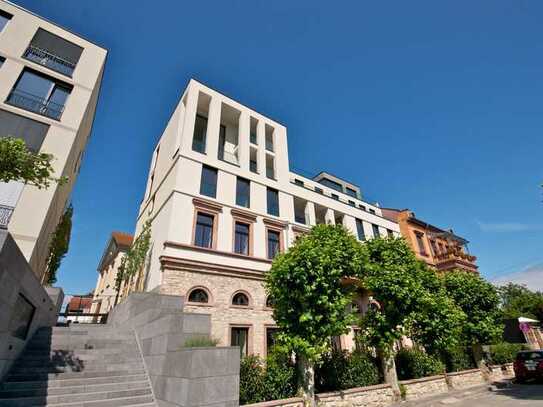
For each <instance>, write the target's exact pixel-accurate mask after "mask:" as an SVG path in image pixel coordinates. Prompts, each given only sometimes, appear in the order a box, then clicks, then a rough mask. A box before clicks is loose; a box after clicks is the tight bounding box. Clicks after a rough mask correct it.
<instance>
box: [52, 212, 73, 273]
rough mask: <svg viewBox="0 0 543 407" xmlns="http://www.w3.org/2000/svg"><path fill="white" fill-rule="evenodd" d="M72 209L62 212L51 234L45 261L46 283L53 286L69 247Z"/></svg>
mask: <svg viewBox="0 0 543 407" xmlns="http://www.w3.org/2000/svg"><path fill="white" fill-rule="evenodd" d="M73 213H74V208H73V206H72V205H70V206H68V207H67V208H66V210H65V211H64V214H63V215H62V217H61V218H60V222H59V223H58V225H57V228H56V229H55V232H54V233H53V238H52V239H51V243H50V244H49V257H48V259H47V269H46V270H47V271H46V272H47V274H46V276H47V277H46V281H45V282H46V283H47V284H54V283H56V281H57V271H58V269H59V267H60V263H61V262H62V259H63V258H64V256H66V253H68V248H69V245H70V236H71V233H72V215H73Z"/></svg>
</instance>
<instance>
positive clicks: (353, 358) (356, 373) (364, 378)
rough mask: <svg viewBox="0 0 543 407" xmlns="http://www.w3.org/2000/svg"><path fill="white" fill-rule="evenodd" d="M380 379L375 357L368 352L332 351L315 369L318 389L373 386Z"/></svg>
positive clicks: (330, 389) (329, 389) (333, 389)
mask: <svg viewBox="0 0 543 407" xmlns="http://www.w3.org/2000/svg"><path fill="white" fill-rule="evenodd" d="M379 381H380V377H379V369H378V368H377V365H376V362H375V359H374V358H373V357H372V356H371V355H370V354H368V353H366V352H361V351H355V352H353V353H351V354H349V353H348V352H340V351H332V352H330V353H328V354H326V355H325V356H324V357H323V358H322V360H321V363H320V364H319V365H318V366H317V368H316V370H315V386H316V388H317V391H320V392H322V391H335V390H345V389H351V388H353V387H363V386H371V385H373V384H377V383H379Z"/></svg>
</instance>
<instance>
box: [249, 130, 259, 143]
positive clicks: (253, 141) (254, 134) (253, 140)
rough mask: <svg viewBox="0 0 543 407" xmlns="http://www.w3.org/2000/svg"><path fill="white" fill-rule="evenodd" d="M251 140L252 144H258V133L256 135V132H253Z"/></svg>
mask: <svg viewBox="0 0 543 407" xmlns="http://www.w3.org/2000/svg"><path fill="white" fill-rule="evenodd" d="M250 139H251V143H252V144H258V143H257V142H256V133H255V132H251V136H250Z"/></svg>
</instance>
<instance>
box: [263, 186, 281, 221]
mask: <svg viewBox="0 0 543 407" xmlns="http://www.w3.org/2000/svg"><path fill="white" fill-rule="evenodd" d="M266 203H267V211H268V215H273V216H279V192H277V190H275V189H273V188H267V190H266Z"/></svg>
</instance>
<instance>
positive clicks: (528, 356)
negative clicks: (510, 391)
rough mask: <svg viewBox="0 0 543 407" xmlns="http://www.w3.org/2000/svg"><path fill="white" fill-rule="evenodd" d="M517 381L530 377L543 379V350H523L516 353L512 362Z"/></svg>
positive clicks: (520, 381)
mask: <svg viewBox="0 0 543 407" xmlns="http://www.w3.org/2000/svg"><path fill="white" fill-rule="evenodd" d="M513 369H514V370H515V379H516V381H517V382H518V383H522V382H525V381H526V380H530V379H539V380H543V350H524V351H521V352H518V353H517V357H516V359H515V362H514V363H513Z"/></svg>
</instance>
